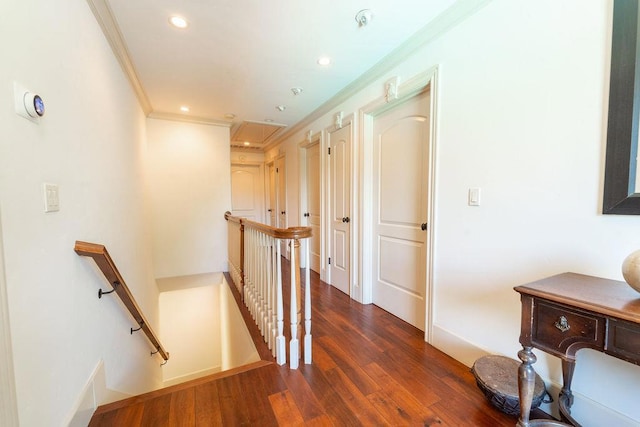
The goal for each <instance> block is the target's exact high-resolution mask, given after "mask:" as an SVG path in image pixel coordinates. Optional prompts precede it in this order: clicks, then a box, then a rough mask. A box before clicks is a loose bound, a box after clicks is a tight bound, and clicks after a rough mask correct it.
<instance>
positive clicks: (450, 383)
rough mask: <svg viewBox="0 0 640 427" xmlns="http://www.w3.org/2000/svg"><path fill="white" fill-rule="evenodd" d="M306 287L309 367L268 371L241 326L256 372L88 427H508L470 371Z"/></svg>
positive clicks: (118, 411) (167, 393)
mask: <svg viewBox="0 0 640 427" xmlns="http://www.w3.org/2000/svg"><path fill="white" fill-rule="evenodd" d="M284 269H286V270H288V263H286V262H284V263H283V270H284ZM283 277H285V278H286V277H289V275H288V274H287V271H285V272H284V274H283ZM227 280H228V281H230V280H231V279H230V278H229V277H228V278H227ZM311 285H312V299H313V300H314V303H313V308H314V311H313V317H312V318H313V325H312V335H313V340H314V341H313V364H311V365H304V364H301V365H300V369H298V370H290V369H289V367H288V366H287V365H284V366H282V367H280V366H278V365H276V364H275V363H273V359H272V358H271V357H270V354H269V352H268V350H267V349H266V348H265V345H264V344H263V342H262V340H261V338H260V337H259V334H258V332H257V329H256V328H255V326H254V325H253V323H252V322H249V329H250V332H251V334H252V336H253V337H254V342H255V343H256V347H257V348H258V352H259V353H260V355H261V358H262V361H261V362H257V363H255V364H253V365H249V366H247V367H245V368H239V369H237V370H235V371H230V372H227V373H221V374H218V375H212V376H210V377H204V378H200V379H197V380H194V381H191V382H188V383H184V384H180V385H176V386H173V387H169V388H166V389H162V390H158V391H155V392H152V393H148V394H146V395H142V396H137V397H134V398H131V399H127V400H124V401H120V402H114V403H112V404H109V405H105V406H103V407H100V408H98V410H97V411H96V414H95V415H94V417H93V419H92V422H91V424H90V426H92V427H101V426H127V427H130V426H154V427H155V426H213V425H225V426H231V425H252V426H253V425H256V426H258V425H259V426H277V425H280V426H291V425H322V426H325V425H335V426H339V425H370V426H373V425H376V426H378V425H420V426H436V425H437V426H487V427H489V426H491V427H496V426H513V425H515V423H516V419H515V418H513V417H510V416H507V415H505V414H503V413H501V412H499V411H498V410H496V409H495V408H493V407H492V406H490V404H489V403H488V402H487V401H486V399H485V398H484V396H483V395H482V393H481V392H480V390H479V389H478V388H477V386H476V384H475V379H474V378H473V376H472V374H471V372H470V370H469V368H467V367H466V366H464V365H462V364H461V363H459V362H457V361H455V360H454V359H452V358H451V357H449V356H447V355H445V354H444V353H442V352H440V351H439V350H437V349H435V348H433V347H432V346H430V345H428V344H426V343H425V342H424V341H423V333H422V332H421V331H419V330H418V329H416V328H414V327H412V326H410V325H409V324H407V323H405V322H403V321H401V320H399V319H398V318H396V317H394V316H392V315H390V314H389V313H387V312H385V311H384V310H382V309H380V308H378V307H376V306H374V305H361V304H358V303H356V302H354V301H352V300H350V299H349V298H348V296H347V295H345V294H344V293H342V292H340V291H338V290H337V289H335V288H333V287H331V286H328V285H327V284H326V283H324V282H321V281H320V280H319V278H318V275H317V274H314V273H312V276H311ZM231 288H232V289H233V291H234V296H235V297H236V300H238V298H239V295H238V293H237V292H236V291H235V288H234V287H231ZM285 300H286V299H285ZM242 307H243V308H242V309H241V310H242V312H243V316H244V318H245V321H247V319H250V316H249V314H248V313H247V311H246V309H244V306H242ZM233 373H237V374H236V375H232V374H233ZM544 415H545V414H543V413H541V412H540V411H536V412H534V416H535V417H541V416H544Z"/></svg>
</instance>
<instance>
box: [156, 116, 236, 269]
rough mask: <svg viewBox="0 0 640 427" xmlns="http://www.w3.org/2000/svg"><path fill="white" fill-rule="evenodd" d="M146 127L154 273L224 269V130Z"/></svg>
mask: <svg viewBox="0 0 640 427" xmlns="http://www.w3.org/2000/svg"><path fill="white" fill-rule="evenodd" d="M147 126H148V165H149V195H150V201H151V205H150V206H151V211H152V215H151V218H152V231H153V260H154V273H155V276H156V277H157V278H160V277H173V276H182V275H189V274H198V273H208V272H215V271H226V270H227V224H226V221H225V219H224V213H225V211H227V210H231V166H230V148H229V141H230V139H229V138H230V137H229V129H228V128H226V127H220V126H211V125H204V124H195V123H184V122H176V121H166V120H157V119H148V120H147Z"/></svg>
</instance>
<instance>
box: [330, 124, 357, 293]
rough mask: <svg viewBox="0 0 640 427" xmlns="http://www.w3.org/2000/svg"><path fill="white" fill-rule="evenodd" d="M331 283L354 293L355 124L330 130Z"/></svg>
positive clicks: (342, 289)
mask: <svg viewBox="0 0 640 427" xmlns="http://www.w3.org/2000/svg"><path fill="white" fill-rule="evenodd" d="M328 139H329V144H328V145H329V151H328V155H329V162H328V163H329V174H328V179H329V185H328V188H329V191H328V196H329V204H328V205H329V222H330V229H329V232H330V237H329V254H330V255H329V256H330V259H331V262H330V264H329V265H328V270H329V271H330V274H329V275H328V276H329V283H330V284H331V285H332V286H334V287H336V288H338V289H340V290H341V291H342V292H344V293H346V294H347V295H351V292H350V291H351V290H350V281H351V280H350V278H351V224H352V222H351V145H352V144H351V142H352V141H351V139H352V123H351V122H348V123H346V124H344V125H343V126H342V127H341V128H340V129H335V130H331V131H329V132H328Z"/></svg>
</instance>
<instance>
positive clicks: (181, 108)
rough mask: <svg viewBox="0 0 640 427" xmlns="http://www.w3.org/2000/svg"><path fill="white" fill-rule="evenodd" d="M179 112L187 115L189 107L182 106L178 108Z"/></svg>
mask: <svg viewBox="0 0 640 427" xmlns="http://www.w3.org/2000/svg"><path fill="white" fill-rule="evenodd" d="M180 111H182V112H183V113H188V112H189V107H187V106H186V105H183V106H182V107H180Z"/></svg>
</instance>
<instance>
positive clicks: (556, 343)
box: [514, 273, 640, 427]
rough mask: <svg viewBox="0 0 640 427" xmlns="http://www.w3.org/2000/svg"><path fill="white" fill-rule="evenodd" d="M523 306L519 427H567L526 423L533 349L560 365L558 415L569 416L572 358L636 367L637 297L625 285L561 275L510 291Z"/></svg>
mask: <svg viewBox="0 0 640 427" xmlns="http://www.w3.org/2000/svg"><path fill="white" fill-rule="evenodd" d="M514 289H515V290H516V291H517V292H519V293H520V298H521V301H522V323H521V328H520V344H522V348H523V349H522V350H521V351H520V352H519V353H518V357H519V358H520V360H521V361H522V364H521V365H520V368H519V371H518V388H519V394H520V419H519V420H518V424H517V425H518V426H519V427H529V426H534V425H536V426H541V425H565V424H562V423H555V422H551V423H549V422H548V421H542V420H536V421H529V411H530V409H531V400H532V396H533V389H534V382H535V371H534V369H533V366H532V365H533V363H535V361H536V356H535V355H534V354H533V352H532V348H533V347H535V348H537V349H540V350H542V351H544V352H546V353H549V354H552V355H554V356H558V357H560V358H561V359H562V380H563V385H562V390H561V391H560V397H559V406H560V414H561V416H562V418H563V420H564V421H567V422H569V423H571V424H573V425H579V424H578V423H577V422H576V421H575V420H574V419H573V417H572V416H571V405H572V404H573V394H572V393H571V381H572V378H573V371H574V368H575V364H576V352H577V351H578V350H580V349H581V348H591V349H594V350H597V351H601V352H604V353H606V354H609V355H611V356H613V357H616V358H618V359H622V360H626V361H628V362H631V363H634V364H636V365H640V293H638V292H636V291H634V290H633V289H632V288H631V287H630V286H629V285H627V284H626V283H625V282H621V281H617V280H607V279H601V278H598V277H592V276H585V275H581V274H575V273H563V274H558V275H556V276H552V277H549V278H546V279H542V280H538V281H536V282H532V283H529V284H526V285H522V286H517V287H515V288H514Z"/></svg>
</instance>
